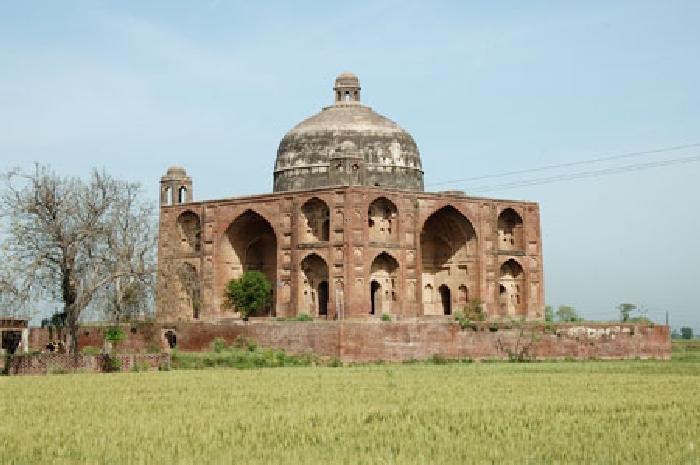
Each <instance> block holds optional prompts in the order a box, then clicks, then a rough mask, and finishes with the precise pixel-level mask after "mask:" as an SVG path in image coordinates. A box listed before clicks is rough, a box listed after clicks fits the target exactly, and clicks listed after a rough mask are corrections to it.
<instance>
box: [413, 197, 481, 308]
mask: <svg viewBox="0 0 700 465" xmlns="http://www.w3.org/2000/svg"><path fill="white" fill-rule="evenodd" d="M420 246H421V263H422V266H423V273H422V276H421V277H422V281H423V299H422V300H423V314H424V315H446V314H447V315H449V314H451V312H452V304H451V298H452V292H451V289H457V290H458V291H459V292H462V291H461V289H468V288H472V289H478V269H479V261H478V260H479V259H478V250H477V237H476V231H475V230H474V227H473V226H472V223H471V222H470V221H469V220H468V219H467V217H465V216H464V215H463V214H462V213H461V212H460V211H459V210H457V209H456V208H455V207H452V206H450V205H448V206H445V207H443V208H441V209H439V210H437V211H436V212H434V213H433V214H432V215H430V216H429V217H428V219H427V220H426V221H425V223H424V225H423V230H422V231H421V239H420ZM443 287H444V288H445V290H442V289H443ZM434 290H437V292H436V293H435V296H434V297H433V293H434ZM446 293H447V294H446ZM445 295H447V297H448V301H449V303H446V301H445V298H444V297H445ZM460 297H461V294H460ZM446 306H447V308H446ZM446 311H449V312H450V313H446Z"/></svg>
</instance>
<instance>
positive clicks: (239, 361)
mask: <svg viewBox="0 0 700 465" xmlns="http://www.w3.org/2000/svg"><path fill="white" fill-rule="evenodd" d="M312 364H318V365H323V364H324V362H323V361H322V360H321V359H320V358H318V357H315V356H314V355H312V354H308V355H301V356H296V355H288V354H287V353H286V352H284V351H283V350H275V349H259V348H255V349H253V350H248V349H247V348H246V349H237V348H235V347H229V348H226V349H223V350H221V351H220V352H180V351H173V352H171V368H172V369H173V370H203V369H205V368H236V369H239V370H248V369H253V368H277V367H294V366H310V365H312Z"/></svg>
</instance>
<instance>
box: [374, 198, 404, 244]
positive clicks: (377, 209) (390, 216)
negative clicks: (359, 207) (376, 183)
mask: <svg viewBox="0 0 700 465" xmlns="http://www.w3.org/2000/svg"><path fill="white" fill-rule="evenodd" d="M367 224H368V227H369V240H370V242H398V240H399V239H398V238H399V231H398V226H399V210H398V208H396V204H394V202H392V201H391V200H389V199H387V198H386V197H378V198H376V199H375V200H374V201H372V202H371V203H370V204H369V207H368V209H367Z"/></svg>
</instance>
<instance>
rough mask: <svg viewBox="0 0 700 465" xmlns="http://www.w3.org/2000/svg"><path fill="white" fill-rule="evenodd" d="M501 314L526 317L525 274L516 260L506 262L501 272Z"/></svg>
mask: <svg viewBox="0 0 700 465" xmlns="http://www.w3.org/2000/svg"><path fill="white" fill-rule="evenodd" d="M498 283H499V300H498V301H499V306H500V308H499V313H500V314H501V316H526V315H527V305H525V272H524V271H523V267H522V265H521V264H520V263H519V262H518V261H517V260H515V259H514V258H511V259H508V260H506V261H505V262H504V263H503V264H502V265H501V268H500V270H499V279H498Z"/></svg>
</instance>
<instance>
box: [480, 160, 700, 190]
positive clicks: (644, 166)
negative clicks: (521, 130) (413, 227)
mask: <svg viewBox="0 0 700 465" xmlns="http://www.w3.org/2000/svg"><path fill="white" fill-rule="evenodd" d="M697 161H700V156H699V155H696V156H692V157H684V158H672V159H670V160H662V161H654V162H649V163H638V164H635V165H624V166H618V167H615V168H606V169H602V170H594V171H583V172H579V173H571V174H561V175H557V176H549V177H545V178H535V179H526V180H523V181H513V182H508V183H504V184H496V185H492V186H482V187H474V188H471V189H470V191H472V192H485V191H495V190H500V189H512V188H515V187H529V186H537V185H540V184H549V183H552V182H559V181H569V180H572V179H581V178H593V177H598V176H604V175H608V174H618V173H626V172H629V171H642V170H648V169H652V168H660V167H662V166H671V165H680V164H686V163H694V162H697Z"/></svg>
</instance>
